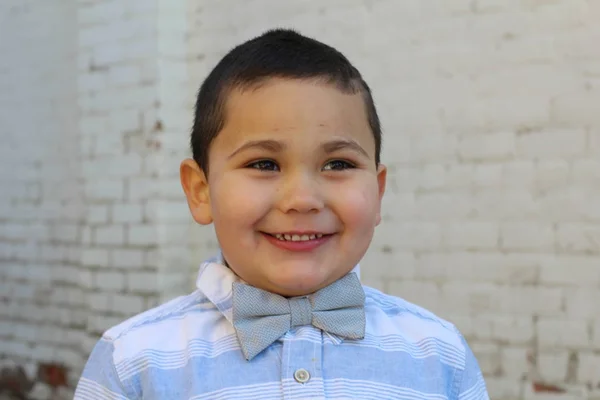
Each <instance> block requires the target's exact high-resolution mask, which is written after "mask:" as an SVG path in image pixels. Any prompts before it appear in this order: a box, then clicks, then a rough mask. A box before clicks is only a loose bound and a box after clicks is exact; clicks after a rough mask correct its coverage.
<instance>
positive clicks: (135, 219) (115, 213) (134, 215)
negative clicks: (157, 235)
mask: <svg viewBox="0 0 600 400" xmlns="http://www.w3.org/2000/svg"><path fill="white" fill-rule="evenodd" d="M142 219H143V205H142V204H139V203H138V204H136V203H133V204H132V203H122V204H114V205H113V206H112V221H113V222H115V223H134V224H135V223H141V222H142Z"/></svg>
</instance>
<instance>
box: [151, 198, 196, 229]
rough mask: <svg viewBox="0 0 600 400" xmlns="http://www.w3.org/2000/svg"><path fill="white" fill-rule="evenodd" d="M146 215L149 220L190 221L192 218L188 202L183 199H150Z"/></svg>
mask: <svg viewBox="0 0 600 400" xmlns="http://www.w3.org/2000/svg"><path fill="white" fill-rule="evenodd" d="M144 215H145V218H146V220H148V221H149V222H158V221H169V223H182V222H185V223H189V222H190V221H191V218H192V217H191V215H190V211H189V207H188V205H187V202H185V201H182V200H180V201H169V200H149V201H148V202H147V204H146V207H145V212H144Z"/></svg>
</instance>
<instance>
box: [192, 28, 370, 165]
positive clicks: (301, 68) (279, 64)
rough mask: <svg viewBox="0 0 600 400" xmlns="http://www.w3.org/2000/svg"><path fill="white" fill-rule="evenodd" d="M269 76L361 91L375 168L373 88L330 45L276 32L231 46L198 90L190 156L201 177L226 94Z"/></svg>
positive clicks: (220, 123)
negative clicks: (200, 170) (315, 80)
mask: <svg viewBox="0 0 600 400" xmlns="http://www.w3.org/2000/svg"><path fill="white" fill-rule="evenodd" d="M269 78H289V79H317V80H322V81H323V82H326V83H330V84H333V85H335V86H336V87H337V88H338V89H340V90H341V91H343V92H346V93H362V95H363V97H364V100H365V106H366V111H367V118H368V121H369V125H370V128H371V131H372V132H373V136H374V138H375V162H376V164H377V165H379V162H380V153H381V125H380V122H379V117H378V115H377V110H376V109H375V103H374V102H373V97H372V95H371V89H370V88H369V86H368V85H367V83H366V82H365V81H364V80H363V78H362V76H361V74H360V72H358V70H357V69H356V68H355V67H354V66H353V65H352V64H351V63H350V61H348V59H347V58H346V57H345V56H344V55H343V54H342V53H340V52H339V51H337V50H336V49H334V48H333V47H331V46H328V45H326V44H324V43H321V42H319V41H317V40H314V39H311V38H308V37H305V36H302V35H301V34H299V33H297V32H295V31H293V30H289V29H274V30H269V31H267V32H266V33H263V34H262V35H260V36H258V37H256V38H254V39H251V40H248V41H247V42H245V43H242V44H240V45H238V46H237V47H235V48H233V49H232V50H231V51H230V52H229V53H227V54H226V55H225V56H224V57H223V59H221V61H220V62H219V63H218V64H217V65H216V67H215V68H214V69H213V70H212V71H211V73H210V74H209V75H208V77H207V78H206V79H205V81H204V82H203V83H202V86H200V90H199V91H198V97H197V99H196V109H195V115H194V125H193V128H192V134H191V141H190V142H191V148H192V154H193V158H194V160H195V161H196V162H197V163H198V165H199V166H200V168H202V169H203V170H204V172H205V173H207V172H208V153H209V148H210V145H211V143H212V141H213V140H214V139H215V137H216V136H217V134H218V133H219V132H220V131H221V129H223V126H224V124H225V118H226V116H225V104H226V100H227V96H228V95H229V93H231V91H232V90H234V89H247V88H251V87H254V86H256V85H260V84H261V83H263V82H264V81H265V80H267V79H269Z"/></svg>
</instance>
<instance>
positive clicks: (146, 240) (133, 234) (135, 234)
mask: <svg viewBox="0 0 600 400" xmlns="http://www.w3.org/2000/svg"><path fill="white" fill-rule="evenodd" d="M127 243H128V244H130V245H134V246H145V247H150V246H155V245H157V244H158V232H157V227H156V226H153V225H130V226H129V227H128V230H127Z"/></svg>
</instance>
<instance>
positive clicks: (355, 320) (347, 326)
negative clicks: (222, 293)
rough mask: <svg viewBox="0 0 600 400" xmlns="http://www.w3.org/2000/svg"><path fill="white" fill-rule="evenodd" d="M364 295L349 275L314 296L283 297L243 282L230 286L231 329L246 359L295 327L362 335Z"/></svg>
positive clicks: (351, 336)
mask: <svg viewBox="0 0 600 400" xmlns="http://www.w3.org/2000/svg"><path fill="white" fill-rule="evenodd" d="M364 303H365V292H364V290H363V288H362V285H361V284H360V281H359V279H358V277H357V276H356V274H355V273H349V274H348V275H346V276H344V277H343V278H341V279H339V280H337V281H335V282H334V283H332V284H331V285H329V286H326V287H324V288H323V289H321V290H319V291H317V292H316V293H314V294H311V295H309V296H303V297H292V298H289V299H288V298H285V297H283V296H279V295H277V294H274V293H270V292H267V291H265V290H262V289H258V288H255V287H253V286H250V285H246V284H244V283H240V282H236V283H234V284H233V326H234V328H235V330H236V333H237V336H238V340H239V342H240V345H241V347H242V352H243V353H244V357H246V360H251V359H252V358H254V356H256V355H257V354H258V353H260V352H261V351H263V350H264V349H266V348H267V347H269V345H270V344H271V343H273V342H274V341H276V340H277V339H279V338H280V337H281V336H283V335H285V333H286V332H287V331H289V330H290V329H291V328H293V327H296V326H303V325H313V326H314V327H316V328H319V329H322V330H324V331H326V332H329V333H332V334H334V335H337V336H341V337H344V338H347V339H362V338H364V336H365V311H364Z"/></svg>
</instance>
